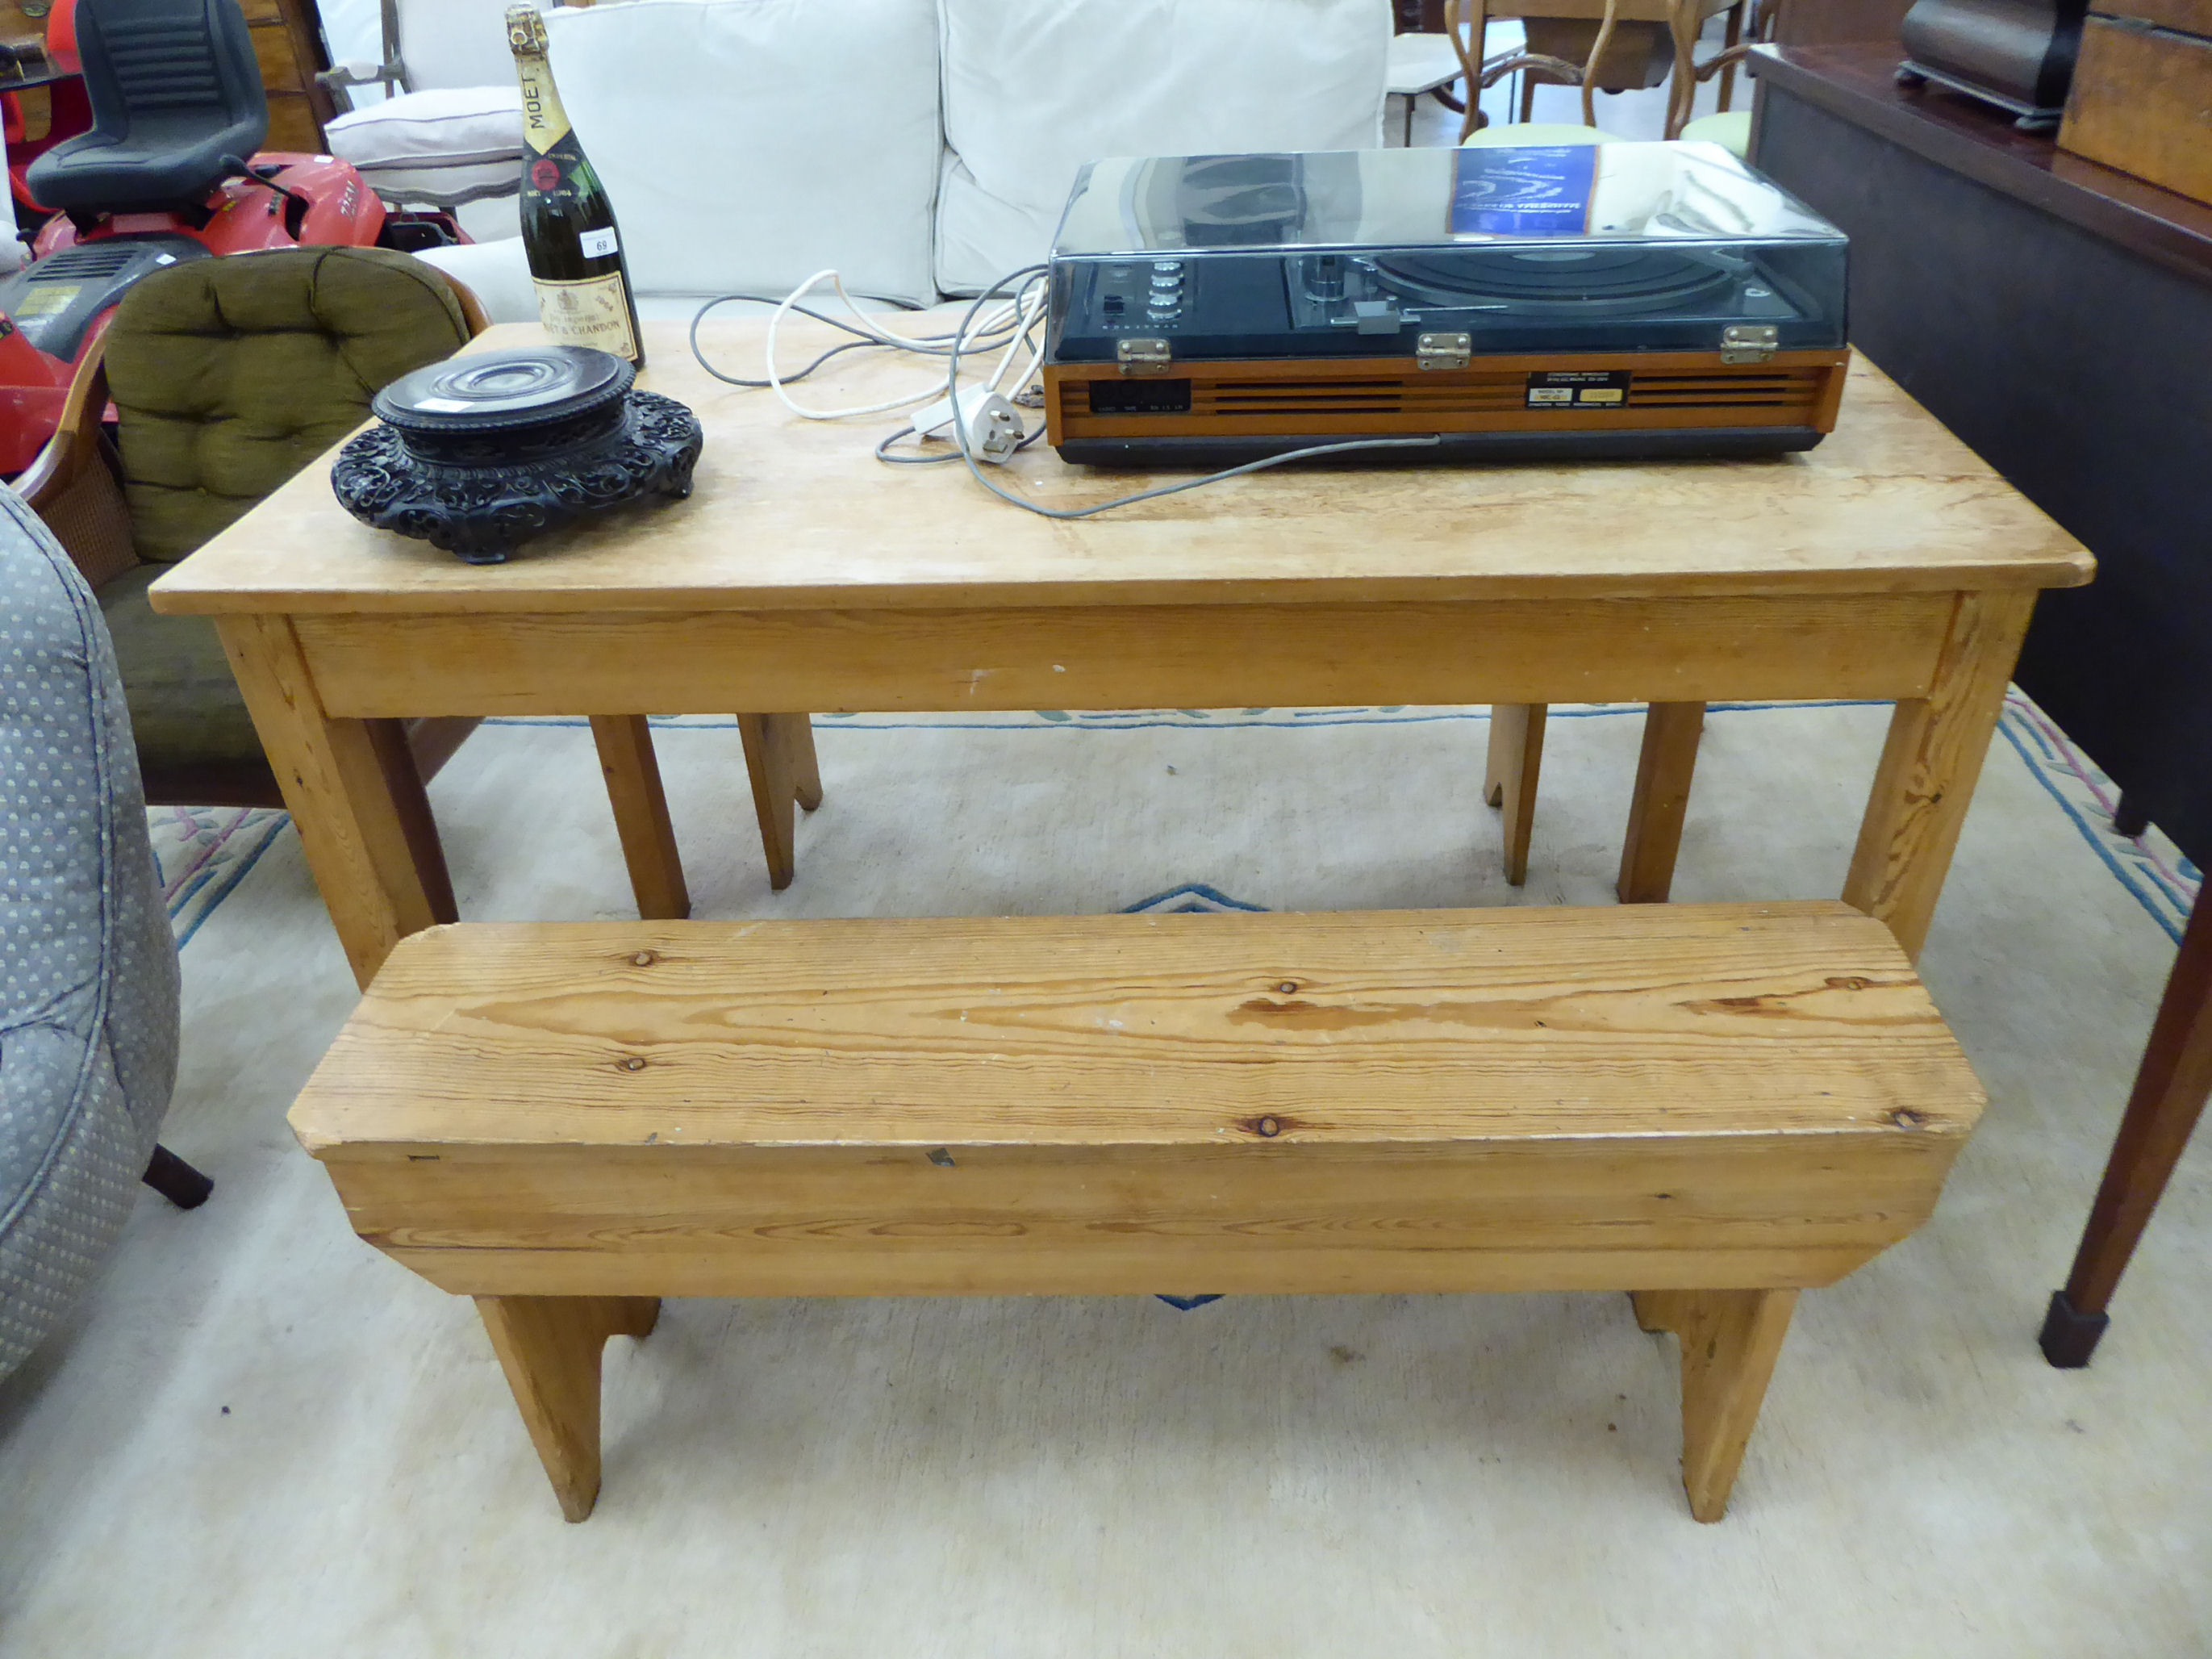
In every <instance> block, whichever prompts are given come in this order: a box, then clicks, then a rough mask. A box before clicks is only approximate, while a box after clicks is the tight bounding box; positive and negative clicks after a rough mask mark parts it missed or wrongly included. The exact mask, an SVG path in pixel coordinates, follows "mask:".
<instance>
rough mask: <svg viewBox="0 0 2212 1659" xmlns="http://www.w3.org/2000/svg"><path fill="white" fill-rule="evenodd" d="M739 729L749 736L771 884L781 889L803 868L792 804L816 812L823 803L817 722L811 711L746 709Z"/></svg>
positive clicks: (749, 766) (748, 760)
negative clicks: (758, 711)
mask: <svg viewBox="0 0 2212 1659" xmlns="http://www.w3.org/2000/svg"><path fill="white" fill-rule="evenodd" d="M738 735H739V736H740V737H742V738H744V744H745V770H746V771H747V772H748V773H749V774H750V775H751V779H752V786H753V812H754V815H755V816H756V817H757V818H758V819H759V820H760V832H761V850H762V851H763V853H764V854H766V855H767V858H768V884H769V886H770V887H772V888H774V889H775V890H776V891H777V892H779V893H780V892H781V891H782V890H784V889H785V888H787V887H788V886H790V885H791V881H792V878H793V876H794V875H796V874H797V873H798V871H799V853H798V823H797V815H796V814H795V813H794V812H793V810H792V808H793V805H800V806H804V807H805V809H806V810H807V811H810V812H811V811H813V810H814V809H815V808H816V807H817V806H819V805H821V804H822V774H821V769H820V767H819V765H818V764H817V763H816V760H815V757H814V725H813V721H812V720H811V719H810V718H809V717H808V716H807V715H805V714H740V715H738Z"/></svg>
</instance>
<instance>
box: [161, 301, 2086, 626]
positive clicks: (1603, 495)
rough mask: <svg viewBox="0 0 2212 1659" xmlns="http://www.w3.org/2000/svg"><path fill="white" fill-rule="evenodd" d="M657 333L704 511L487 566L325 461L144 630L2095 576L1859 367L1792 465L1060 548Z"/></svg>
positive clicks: (735, 328) (1983, 582) (830, 380)
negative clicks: (380, 509) (1816, 438)
mask: <svg viewBox="0 0 2212 1659" xmlns="http://www.w3.org/2000/svg"><path fill="white" fill-rule="evenodd" d="M948 314H957V313H948ZM907 320H908V323H909V324H911V323H913V322H914V321H915V319H912V318H908V319H907ZM765 327H766V325H765V322H764V321H763V319H757V318H741V319H730V320H728V321H720V322H710V323H709V325H708V326H707V327H705V328H703V329H702V331H701V340H702V345H703V347H704V348H705V349H706V350H707V352H708V356H709V357H710V358H711V359H712V360H713V361H714V362H715V363H716V364H717V365H718V366H719V367H720V368H723V369H724V370H725V372H727V373H732V374H744V375H749V376H754V377H757V376H758V375H759V374H760V372H761V368H760V365H761V343H762V338H763V333H764V331H765ZM645 331H646V339H647V350H648V352H649V353H650V362H651V367H650V368H648V370H647V374H646V376H645V378H644V381H643V384H645V385H646V386H649V387H651V388H652V389H653V390H654V391H657V392H664V393H666V394H667V395H669V396H671V397H674V398H680V399H682V400H683V401H684V403H685V404H689V405H690V407H691V408H692V410H694V411H695V412H696V414H697V415H698V416H699V420H700V422H701V424H702V427H703V428H705V432H706V449H705V453H704V454H703V456H702V458H701V460H700V464H699V469H698V474H697V487H696V490H695V491H694V493H693V495H692V496H691V498H690V500H689V501H684V502H681V503H665V504H663V503H654V504H641V505H637V506H632V507H625V508H623V509H620V510H617V511H616V512H614V513H610V514H607V515H605V516H604V517H602V518H600V519H599V520H596V521H594V522H592V523H591V524H589V525H586V526H579V527H577V528H574V529H571V530H568V531H564V532H559V533H556V534H554V535H549V536H546V537H544V538H541V539H539V540H537V541H534V542H532V543H530V544H528V545H527V546H526V548H525V549H524V550H523V551H522V553H521V555H520V556H519V557H517V558H516V559H514V560H513V561H512V562H509V563H507V564H504V565H489V566H475V565H467V564H464V563H462V562H460V561H459V560H458V559H455V558H454V557H453V556H451V555H449V554H447V553H442V552H440V551H439V550H437V549H435V548H434V547H432V546H430V545H429V544H428V543H427V542H418V541H410V540H408V539H407V538H404V537H401V536H398V535H396V534H393V533H392V532H386V531H377V530H371V529H369V528H368V526H364V525H362V524H360V523H359V522H357V521H356V520H354V519H353V518H352V517H351V516H350V515H349V514H348V513H346V512H345V510H344V509H343V507H340V506H339V505H338V503H337V499H336V498H335V497H334V496H333V495H331V488H330V482H329V466H328V463H327V461H319V462H317V463H316V464H314V465H312V466H309V467H307V469H306V470H305V471H302V472H301V473H300V474H299V476H297V477H295V478H294V479H292V480H291V482H289V483H287V484H285V485H284V486H283V488H282V489H279V490H277V491H276V493H275V494H274V495H271V496H270V498H269V499H268V500H267V501H264V502H262V503H261V504H260V505H258V507H255V508H254V509H253V510H252V512H250V513H247V514H246V516H245V517H244V518H243V519H241V520H239V522H238V523H237V524H235V525H234V526H231V528H230V529H228V530H227V531H225V532H223V533H222V535H220V536H218V537H216V538H215V539H214V540H213V541H211V542H210V543H209V544H207V546H205V547H204V548H202V549H201V550H199V551H197V553H195V554H193V555H192V556H191V558H189V559H187V560H185V562H182V563H181V564H179V565H178V566H177V567H176V568H173V570H171V571H170V572H169V574H167V575H165V576H163V577H162V578H161V580H160V581H159V582H157V583H156V584H155V586H154V589H153V602H154V605H155V609H156V610H158V611H170V612H196V613H205V614H224V613H256V612H261V613H266V612H287V613H291V612H318V611H319V612H375V611H384V612H425V611H440V612H470V611H524V612H541V613H542V612H550V611H670V610H678V611H680V610H734V611H761V610H776V609H793V608H812V609H820V608H834V609H841V610H851V609H874V608H887V607H898V608H915V607H962V608H970V609H973V608H995V607H1001V606H1037V605H1205V604H1255V603H1261V602H1269V603H1293V604H1294V603H1358V602H1370V601H1392V600H1395V601H1425V602H1432V603H1433V602H1442V601H1452V600H1467V599H1561V598H1569V597H1574V598H1584V599H1591V598H1610V597H1619V598H1649V597H1663V596H1672V595H1699V594H1734V595H1744V594H1765V593H1771V594H1818V593H1869V592H1887V593H1898V592H1942V591H1946V590H1956V589H1988V588H2041V587H2067V586H2076V585H2078V584H2080V583H2082V582H2086V581H2087V580H2089V577H2090V574H2091V573H2092V571H2093V568H2094V567H2093V562H2092V560H2091V559H2090V556H2089V555H2088V554H2087V552H2086V551H2085V550H2083V549H2082V547H2081V544H2079V543H2077V542H2076V541H2075V540H2074V538H2072V537H2070V536H2069V535H2068V534H2067V533H2066V532H2064V531H2063V530H2061V529H2060V528H2059V527H2058V526H2057V525H2056V524H2054V523H2053V522H2052V521H2051V520H2050V519H2049V518H2047V517H2045V515H2044V513H2041V512H2040V511H2039V510H2038V509H2037V508H2036V507H2033V506H2032V505H2031V504H2030V503H2029V502H2028V501H2027V500H2026V499H2025V498H2023V497H2022V496H2021V495H2020V494H2019V493H2018V492H2017V491H2016V490H2015V489H2013V488H2012V487H2011V486H2010V485H2009V484H2008V483H2005V482H2004V481H2003V480H2002V478H2000V477H1998V476H1997V475H1996V473H1995V472H1994V471H1991V470H1990V468H1989V467H1988V466H1987V465H1984V463H1983V462H1982V461H1981V459H1979V458H1978V457H1977V456H1976V455H1975V454H1974V453H1972V451H1971V450H1969V449H1968V448H1967V447H1966V446H1965V445H1964V444H1963V443H1961V442H1960V441H1958V440H1957V439H1955V438H1954V437H1952V436H1951V435H1950V434H1949V433H1948V432H1947V431H1945V430H1944V429H1943V428H1942V427H1941V426H1940V425H1938V424H1937V423H1936V421H1935V420H1934V419H1933V418H1932V417H1931V416H1929V414H1928V413H1927V412H1926V411H1925V410H1923V409H1922V408H1921V407H1920V405H1919V404H1917V403H1915V402H1914V401H1913V400H1912V399H1911V398H1910V397H1908V396H1906V395H1905V392H1902V391H1901V390H1900V389H1899V387H1898V386H1896V385H1895V384H1894V383H1893V382H1892V381H1891V380H1889V379H1888V377H1887V376H1886V375H1884V374H1881V372H1880V371H1879V370H1877V369H1875V368H1874V367H1873V366H1872V365H1870V364H1869V363H1867V362H1864V361H1863V359H1862V360H1859V361H1857V362H1855V363H1854V365H1853V367H1852V370H1851V375H1850V383H1849V385H1848V386H1847V388H1846V390H1845V392H1844V401H1843V412H1842V416H1841V418H1840V421H1839V422H1838V427H1837V430H1836V432H1835V433H1834V435H1832V436H1831V437H1829V438H1828V439H1827V440H1826V441H1825V442H1824V443H1822V444H1821V445H1820V447H1818V448H1816V449H1814V450H1813V451H1811V452H1810V453H1806V454H1803V455H1796V456H1789V457H1784V458H1781V459H1772V460H1759V461H1692V462H1682V461H1674V462H1665V463H1650V464H1638V463H1625V462H1606V463H1596V464H1590V463H1582V464H1557V465H1525V464H1516V465H1403V464H1400V465H1370V466H1360V467H1344V468H1337V469H1332V470H1328V471H1320V470H1313V469H1300V468H1296V467H1291V468H1285V469H1282V470H1279V471H1269V472H1263V473H1260V474H1257V475H1255V476H1252V477H1243V478H1237V479H1233V480H1231V481H1229V482H1227V483H1220V484H1214V485H1209V486H1208V487H1206V488H1205V489H1196V490H1191V491H1188V492H1185V493H1183V494H1182V495H1172V496H1169V497H1166V498H1164V499H1163V500H1160V501H1147V502H1145V503H1142V504H1140V505H1139V506H1136V507H1129V508H1125V509H1122V510H1120V511H1117V512H1115V513H1108V514H1104V515H1102V516H1101V517H1099V518H1097V519H1091V520H1082V521H1079V522H1073V523H1068V522H1060V521H1055V520H1048V519H1042V518H1039V517H1037V516H1036V515H1035V514H1033V513H1024V512H1022V511H1020V510H1019V509H1018V508H1016V507H1011V506H1009V505H1007V504H1006V503H1005V502H1003V501H1000V500H998V499H997V498H996V497H995V496H993V495H990V494H989V493H988V492H987V491H986V490H985V489H983V488H982V487H981V485H980V484H978V483H975V480H973V479H972V478H970V477H968V476H967V469H966V468H964V467H963V466H959V465H950V466H933V467H928V466H921V467H917V466H887V465H882V464H880V463H878V462H877V461H876V460H875V459H872V456H871V455H870V453H869V451H870V449H871V447H872V446H873V445H874V443H875V442H876V441H877V440H878V438H879V437H881V436H882V435H884V433H886V432H888V431H889V430H890V429H891V428H892V425H893V424H894V422H895V421H896V416H888V417H887V416H869V417H864V418H861V419H858V420H851V421H842V422H809V421H801V420H799V419H798V418H797V417H796V416H793V415H792V414H791V413H790V412H789V411H788V410H786V409H785V408H784V407H783V405H782V404H780V403H779V402H778V401H777V400H776V399H775V396H774V394H772V393H770V392H766V391H750V390H745V389H743V388H739V387H736V386H726V385H724V384H722V383H720V382H719V381H717V380H714V379H713V378H712V377H711V376H709V375H708V374H706V373H705V372H704V371H703V370H702V369H701V368H699V366H698V365H697V364H696V362H694V361H693V360H692V357H691V354H690V350H689V349H687V347H686V344H685V340H684V334H685V329H684V325H682V324H678V323H659V324H655V323H647V324H646V325H645ZM538 337H539V336H538V331H537V329H536V328H535V326H534V325H502V326H500V327H497V328H494V329H492V330H490V331H488V332H486V333H485V334H484V335H483V336H482V337H480V338H479V339H478V340H477V341H476V342H474V343H472V344H471V348H470V349H472V350H482V349H493V348H496V347H501V346H510V345H519V344H523V343H528V342H530V341H532V340H534V339H537V338H538ZM834 338H836V336H834V335H832V334H831V332H830V331H829V330H828V329H827V328H825V327H823V326H822V325H817V324H812V323H808V322H805V320H804V319H793V325H792V326H789V327H787V329H786V331H784V334H783V337H782V340H781V359H782V361H783V362H786V363H792V364H795V363H799V362H805V360H806V357H807V356H811V355H812V350H818V349H820V347H821V345H822V344H823V343H828V342H829V341H830V340H832V339H834ZM810 348H811V349H810ZM925 374H927V370H926V369H924V368H921V367H919V366H918V365H917V364H916V362H915V360H914V359H911V358H904V359H896V358H893V357H892V356H890V354H889V353H883V352H854V353H849V354H848V355H847V356H843V357H840V358H837V359H836V360H834V361H833V362H831V363H830V364H829V366H828V367H826V368H824V369H823V371H822V373H820V374H817V376H816V377H815V378H814V379H813V380H809V381H807V382H805V384H804V386H800V387H797V388H794V395H795V396H797V397H798V398H799V400H800V401H801V402H803V403H805V404H809V405H810V406H812V407H827V406H842V405H846V404H855V403H865V402H870V401H873V400H875V399H877V398H882V397H884V396H885V395H888V394H889V393H890V392H895V391H896V390H898V389H900V388H902V387H904V386H911V385H915V384H917V383H918V382H919V381H920V380H921V378H922V377H923V376H924V375H925ZM1032 418H1036V417H1034V416H1033V417H1032ZM1004 471H1005V475H1006V480H1007V481H1008V482H1010V483H1012V484H1014V485H1015V487H1017V488H1019V489H1024V490H1026V491H1027V492H1029V493H1030V495H1032V496H1033V497H1034V498H1035V499H1036V500H1037V501H1040V502H1043V503H1046V504H1049V505H1053V506H1060V507H1072V506H1079V505H1085V504H1088V503H1091V502H1095V501H1108V500H1111V499H1113V498H1114V497H1115V496H1118V495H1124V494H1127V493H1131V492H1133V491H1134V490H1137V489H1142V488H1144V487H1146V485H1148V484H1150V483H1155V482H1162V481H1164V479H1163V478H1155V477H1150V476H1147V475H1145V474H1140V473H1118V472H1108V471H1094V470H1092V469H1090V468H1086V467H1072V466H1067V465H1063V464H1062V463H1061V462H1060V459H1059V458H1058V457H1057V456H1055V455H1054V453H1052V452H1051V451H1050V450H1049V449H1048V448H1047V447H1045V446H1044V444H1043V443H1042V442H1039V443H1038V444H1037V445H1036V447H1033V448H1031V449H1030V450H1029V451H1027V452H1026V453H1024V454H1023V455H1021V456H1020V457H1019V458H1018V460H1017V461H1016V463H1015V464H1014V465H1012V466H1009V467H1007V468H1006V469H1005V470H1004ZM1166 476H1168V477H1173V476H1184V475H1166Z"/></svg>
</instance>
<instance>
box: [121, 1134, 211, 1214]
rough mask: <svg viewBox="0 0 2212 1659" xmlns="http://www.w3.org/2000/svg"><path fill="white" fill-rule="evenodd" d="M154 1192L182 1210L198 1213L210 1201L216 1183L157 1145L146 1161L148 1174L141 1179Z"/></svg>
mask: <svg viewBox="0 0 2212 1659" xmlns="http://www.w3.org/2000/svg"><path fill="white" fill-rule="evenodd" d="M138 1179H139V1180H141V1181H143V1182H145V1183H146V1184H147V1185H148V1186H149V1187H151V1188H153V1189H154V1190H155V1192H157V1193H159V1194H161V1196H162V1197H164V1198H166V1199H167V1200H169V1202H170V1203H172V1204H173V1205H175V1206H177V1207H178V1208H179V1209H180V1210H197V1209H198V1208H199V1206H201V1205H203V1204H204V1203H206V1202H207V1200H208V1194H210V1193H211V1192H213V1191H214V1190H215V1182H212V1181H210V1180H209V1179H208V1178H207V1176H204V1175H202V1174H201V1173H200V1172H199V1171H198V1170H195V1169H194V1168H192V1166H191V1164H187V1163H185V1160H184V1159H182V1158H179V1157H178V1156H177V1155H176V1154H175V1153H174V1152H171V1151H170V1150H169V1149H168V1148H167V1146H161V1145H158V1144H157V1145H156V1146H155V1148H154V1156H153V1157H152V1158H149V1159H148V1160H147V1163H146V1172H145V1174H143V1175H142V1176H139V1177H138Z"/></svg>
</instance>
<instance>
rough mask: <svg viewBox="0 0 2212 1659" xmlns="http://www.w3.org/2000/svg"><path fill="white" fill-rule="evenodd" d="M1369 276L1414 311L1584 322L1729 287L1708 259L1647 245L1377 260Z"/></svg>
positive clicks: (1731, 279)
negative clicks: (1564, 315)
mask: <svg viewBox="0 0 2212 1659" xmlns="http://www.w3.org/2000/svg"><path fill="white" fill-rule="evenodd" d="M1375 273H1376V278H1377V280H1378V281H1379V283H1381V285H1382V286H1383V287H1384V288H1386V289H1389V290H1390V291H1391V292H1392V293H1395V295H1398V296H1399V298H1401V300H1405V301H1412V302H1413V303H1416V304H1419V305H1424V306H1437V307H1482V308H1485V309H1502V310H1506V311H1511V312H1519V313H1547V312H1552V311H1554V310H1558V311H1566V310H1572V311H1573V312H1574V313H1576V314H1577V315H1579V316H1586V317H1590V316H1606V317H1635V316H1643V315H1645V314H1648V313H1653V312H1662V311H1674V310H1677V309H1680V308H1684V307H1695V306H1699V305H1703V304H1706V303H1710V302H1711V301H1717V300H1721V299H1723V298H1725V297H1726V296H1728V295H1730V294H1732V293H1733V292H1734V291H1735V283H1736V278H1735V276H1734V275H1733V274H1732V273H1731V272H1730V271H1729V270H1727V269H1726V268H1725V267H1724V266H1722V265H1719V264H1715V263H1714V262H1712V261H1711V260H1709V259H1705V258H1699V257H1698V256H1697V255H1695V254H1691V253H1684V252H1676V251H1675V250H1674V249H1671V248H1655V247H1649V246H1626V247H1607V246H1565V247H1561V246H1549V247H1534V248H1527V249H1518V250H1515V251H1513V252H1506V253H1497V254H1492V253H1486V254H1485V255H1484V256H1483V257H1481V258H1469V257H1468V254H1467V253H1466V252H1463V251H1460V250H1453V251H1451V252H1447V253H1443V254H1440V255H1439V254H1429V253H1423V252H1415V251H1407V252H1393V253H1391V254H1389V255H1387V256H1384V257H1381V258H1376V261H1375Z"/></svg>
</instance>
